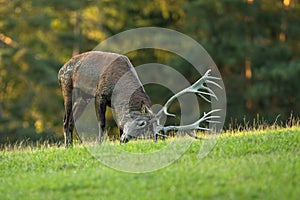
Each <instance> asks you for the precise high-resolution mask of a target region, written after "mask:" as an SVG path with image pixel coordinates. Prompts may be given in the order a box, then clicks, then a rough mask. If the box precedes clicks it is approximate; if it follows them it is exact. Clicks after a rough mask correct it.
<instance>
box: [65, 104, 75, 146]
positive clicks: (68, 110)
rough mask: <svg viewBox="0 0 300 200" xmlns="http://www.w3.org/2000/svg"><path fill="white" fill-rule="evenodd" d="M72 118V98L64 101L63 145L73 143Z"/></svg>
mask: <svg viewBox="0 0 300 200" xmlns="http://www.w3.org/2000/svg"><path fill="white" fill-rule="evenodd" d="M73 128H74V120H73V116H72V100H67V101H65V116H64V136H65V147H66V148H67V147H69V146H72V145H73Z"/></svg>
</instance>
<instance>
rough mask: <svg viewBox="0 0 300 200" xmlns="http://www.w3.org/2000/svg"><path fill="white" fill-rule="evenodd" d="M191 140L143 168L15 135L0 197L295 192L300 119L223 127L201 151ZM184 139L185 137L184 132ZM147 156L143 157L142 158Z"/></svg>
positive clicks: (145, 147)
mask: <svg viewBox="0 0 300 200" xmlns="http://www.w3.org/2000/svg"><path fill="white" fill-rule="evenodd" d="M201 136H202V137H203V139H202V140H192V141H193V142H192V143H191V145H190V146H189V148H188V150H187V151H186V152H185V153H184V154H183V156H182V157H181V158H180V159H178V160H176V161H174V163H173V164H172V165H170V166H168V167H166V168H163V169H160V170H158V171H155V172H151V173H146V174H129V173H124V172H120V171H117V170H113V169H110V168H108V167H106V166H104V165H103V164H102V163H101V162H99V161H98V160H97V159H96V158H95V157H94V156H93V155H91V154H90V152H89V150H88V148H86V147H85V146H84V145H81V144H75V145H74V147H73V148H69V149H65V148H64V147H63V146H58V145H55V144H51V143H49V142H40V143H31V142H29V141H26V142H25V141H23V142H20V143H16V144H9V145H7V146H5V148H2V150H1V151H0V159H1V162H0V169H1V170H0V199H99V198H104V199H120V198H122V199H298V197H299V196H300V190H299V189H298V185H299V180H300V171H299V170H298V169H300V157H299V156H300V146H299V144H300V127H299V126H298V125H297V124H293V125H291V126H285V127H283V126H269V127H264V128H255V129H254V128H252V129H243V130H242V129H240V130H235V131H234V130H230V131H226V132H224V133H223V134H222V135H220V137H218V138H217V140H216V145H215V146H214V148H213V149H212V150H211V152H209V154H208V155H207V156H206V157H205V158H203V159H200V158H199V151H200V149H201V147H202V145H203V144H204V143H203V142H204V141H205V139H209V137H211V136H207V135H205V134H202V135H201ZM187 140H189V141H190V140H191V139H187ZM180 141H182V142H184V139H179V138H168V139H166V141H161V140H159V141H158V142H157V143H155V142H153V140H151V139H149V140H136V141H130V142H129V143H127V144H122V145H121V144H120V143H119V142H117V141H111V142H110V143H109V145H111V146H113V147H115V148H119V149H121V150H123V151H127V152H130V153H132V152H133V153H149V152H155V151H159V150H162V149H164V148H165V147H166V146H167V145H169V144H170V143H172V142H180ZM145 164H147V163H145Z"/></svg>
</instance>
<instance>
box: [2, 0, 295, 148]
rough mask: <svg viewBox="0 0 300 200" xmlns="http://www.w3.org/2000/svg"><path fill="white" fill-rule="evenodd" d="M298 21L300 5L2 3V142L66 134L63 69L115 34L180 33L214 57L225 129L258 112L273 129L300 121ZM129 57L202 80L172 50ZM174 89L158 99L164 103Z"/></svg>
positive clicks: (271, 1)
mask: <svg viewBox="0 0 300 200" xmlns="http://www.w3.org/2000/svg"><path fill="white" fill-rule="evenodd" d="M299 24H300V1H299V0H222V1H221V0H220V1H207V0H151V1H148V0H146V1H140V0H130V1H120V0H85V1H63V0H51V1H49V0H47V1H46V0H31V1H24V0H0V143H3V142H7V141H11V142H13V141H16V140H22V139H24V138H30V139H32V140H39V139H41V138H47V139H49V138H58V137H61V136H62V116H63V101H62V96H61V92H60V88H59V85H58V81H57V71H58V70H59V68H60V67H61V66H62V65H63V63H64V62H66V61H67V60H68V59H69V58H70V57H72V55H76V54H78V53H81V52H85V51H89V50H92V49H93V48H94V47H95V46H96V45H97V44H98V43H99V42H101V41H103V40H104V39H106V38H108V37H109V36H112V35H114V34H117V33H119V32H121V31H124V30H128V29H132V28H137V27H145V26H155V27H164V28H170V29H174V30H177V31H180V32H182V33H184V34H186V35H189V36H190V37H192V38H193V39H195V40H197V41H198V42H199V43H200V44H201V45H202V46H203V47H204V48H205V49H206V50H207V51H208V53H209V54H210V55H211V57H212V58H213V59H214V61H215V63H216V64H217V66H218V68H219V70H220V72H221V74H222V77H223V80H224V83H225V86H226V93H227V103H228V105H227V122H226V127H228V124H229V123H231V122H232V121H237V122H243V120H245V118H246V120H251V119H253V118H256V116H257V115H259V116H260V117H261V118H263V119H265V120H266V121H267V122H269V123H273V122H274V121H275V119H276V117H277V116H279V118H278V120H280V121H285V120H288V118H289V117H290V116H291V114H292V115H293V116H295V117H299V113H300V112H299V111H300V104H299V100H300V93H299V89H300V86H299V84H300V81H299V78H300V56H299V55H300V54H299V53H300V26H299ZM128 56H129V57H130V59H131V60H132V62H133V64H134V65H139V64H143V63H147V62H154V61H155V62H157V63H163V64H167V65H169V66H172V67H174V68H176V69H177V70H178V71H180V72H181V73H182V74H184V75H185V76H187V78H188V79H189V80H191V81H195V80H196V79H197V78H199V74H195V73H194V71H190V70H191V68H190V67H184V66H186V65H188V63H186V62H185V61H184V60H183V59H180V58H178V57H176V56H173V55H170V54H168V53H166V52H162V51H155V50H147V51H146V50H141V51H138V52H133V53H131V54H129V55H128ZM165 92H166V91H164V90H156V91H153V90H149V96H150V97H151V98H153V100H154V101H158V100H157V99H159V98H160V97H161V96H163V95H164V93H165ZM161 103H163V102H161ZM109 118H110V121H112V117H111V115H110V116H109Z"/></svg>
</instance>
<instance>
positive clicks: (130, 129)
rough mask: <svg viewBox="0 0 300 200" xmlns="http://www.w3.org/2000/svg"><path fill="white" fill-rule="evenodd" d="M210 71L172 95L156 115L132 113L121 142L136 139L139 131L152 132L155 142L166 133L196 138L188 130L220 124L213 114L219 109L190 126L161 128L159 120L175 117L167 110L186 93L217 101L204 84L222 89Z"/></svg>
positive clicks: (204, 115) (148, 111)
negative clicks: (174, 132)
mask: <svg viewBox="0 0 300 200" xmlns="http://www.w3.org/2000/svg"><path fill="white" fill-rule="evenodd" d="M210 72H211V70H208V71H207V72H206V73H205V74H204V75H203V76H202V77H201V78H200V79H199V80H198V81H196V82H195V83H194V84H193V85H191V86H189V87H187V88H185V89H183V90H181V91H180V92H178V93H176V94H174V95H173V96H172V97H171V98H170V99H169V100H168V101H167V102H166V103H165V105H164V106H163V107H162V108H161V110H159V111H158V112H157V113H156V114H154V113H153V112H152V111H151V109H149V108H147V107H146V108H145V110H146V112H145V113H147V114H146V115H145V114H144V115H141V114H139V113H135V114H137V115H138V117H137V116H135V114H134V113H132V114H133V115H132V119H131V120H129V121H128V122H127V123H126V124H125V126H124V134H123V135H122V137H121V142H128V141H129V140H130V139H131V138H135V137H138V136H139V134H140V133H141V130H143V131H150V132H153V137H154V139H155V140H156V138H157V136H163V137H166V135H165V133H166V132H168V131H171V130H173V131H187V130H188V132H187V133H188V135H189V136H191V137H193V138H197V136H196V135H195V134H194V133H192V132H191V131H190V130H205V131H210V130H211V129H209V128H206V127H201V126H200V123H202V122H207V123H210V122H211V123H220V122H219V121H218V119H220V118H221V117H220V116H219V115H215V113H217V112H219V111H221V109H214V110H211V111H210V112H208V113H204V114H203V115H202V117H201V118H200V119H199V120H197V121H195V122H194V123H192V124H188V125H182V126H163V125H161V124H160V119H161V117H162V116H163V115H166V116H173V117H174V116H175V115H174V114H171V113H169V112H168V108H169V107H170V105H171V104H172V102H173V101H174V100H175V99H177V98H178V97H179V96H182V95H184V94H186V93H195V94H197V95H198V96H200V97H201V98H203V99H204V100H205V101H207V102H209V103H211V100H210V99H209V97H211V98H215V99H216V100H218V97H217V96H216V94H215V93H214V91H213V90H211V89H210V88H209V87H208V86H207V85H206V83H210V84H213V85H215V86H217V87H219V88H221V89H222V87H221V86H220V85H219V84H218V83H216V82H215V80H220V78H218V77H214V76H211V75H210Z"/></svg>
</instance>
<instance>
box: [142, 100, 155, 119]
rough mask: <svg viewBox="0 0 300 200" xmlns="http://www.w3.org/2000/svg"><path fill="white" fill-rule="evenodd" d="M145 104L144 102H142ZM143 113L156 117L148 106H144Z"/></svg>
mask: <svg viewBox="0 0 300 200" xmlns="http://www.w3.org/2000/svg"><path fill="white" fill-rule="evenodd" d="M142 103H143V102H142ZM141 111H142V113H144V114H146V113H149V114H150V115H153V116H154V113H153V112H152V110H151V108H149V107H148V106H147V105H146V104H144V103H143V104H142V109H141Z"/></svg>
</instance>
